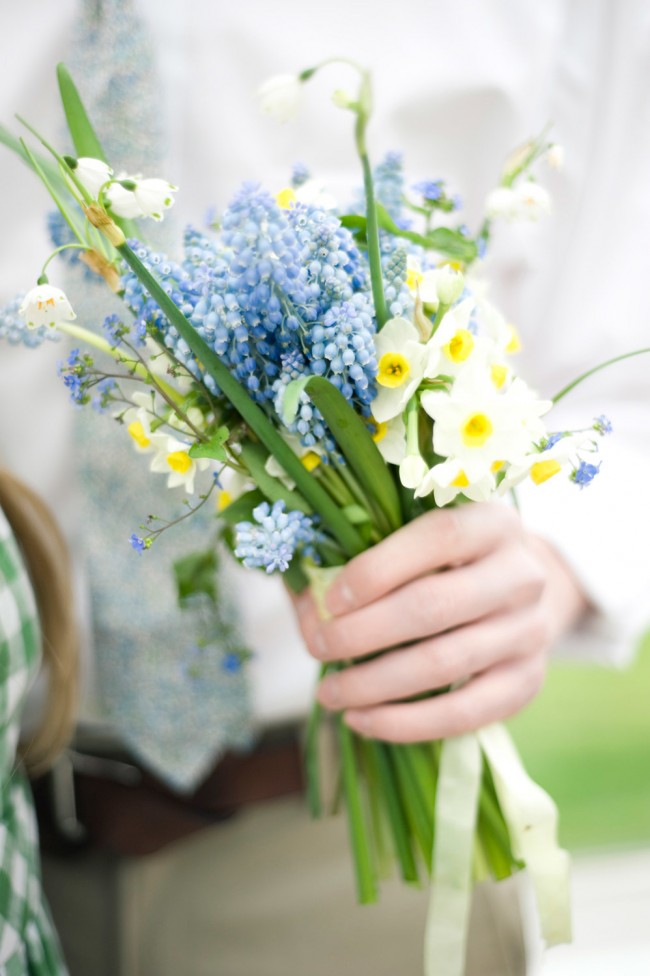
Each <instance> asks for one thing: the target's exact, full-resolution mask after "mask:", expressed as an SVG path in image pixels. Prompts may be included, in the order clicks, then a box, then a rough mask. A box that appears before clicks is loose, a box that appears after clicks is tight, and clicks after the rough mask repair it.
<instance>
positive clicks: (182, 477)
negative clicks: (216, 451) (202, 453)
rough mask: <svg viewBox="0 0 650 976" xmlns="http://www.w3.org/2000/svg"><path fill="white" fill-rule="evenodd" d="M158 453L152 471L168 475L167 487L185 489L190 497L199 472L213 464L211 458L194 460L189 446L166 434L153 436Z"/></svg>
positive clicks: (152, 464) (154, 458) (152, 462)
mask: <svg viewBox="0 0 650 976" xmlns="http://www.w3.org/2000/svg"><path fill="white" fill-rule="evenodd" d="M152 440H153V442H154V445H155V449H156V453H155V455H154V457H153V459H152V461H151V464H150V466H149V470H150V471H156V472H158V473H160V474H168V475H169V477H168V478H167V487H168V488H179V487H180V486H181V485H182V486H183V487H184V488H185V491H186V492H187V494H188V495H191V494H193V492H194V479H195V477H196V474H197V471H205V470H206V468H209V467H210V465H211V464H212V461H211V460H210V458H196V459H194V458H192V457H190V454H189V445H188V444H185V443H184V442H183V441H179V440H177V439H176V438H175V437H168V436H167V435H166V434H153V435H152Z"/></svg>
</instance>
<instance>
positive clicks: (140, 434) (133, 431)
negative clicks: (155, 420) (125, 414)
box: [126, 420, 151, 448]
mask: <svg viewBox="0 0 650 976" xmlns="http://www.w3.org/2000/svg"><path fill="white" fill-rule="evenodd" d="M126 429H127V432H128V433H129V434H130V435H131V437H132V438H133V440H134V441H135V442H136V444H137V445H138V447H142V448H145V447H149V445H150V444H151V441H150V440H149V438H148V437H147V435H146V434H145V430H144V427H143V426H142V424H141V423H140V421H139V420H134V421H133V423H132V424H129V426H128V427H127V428H126Z"/></svg>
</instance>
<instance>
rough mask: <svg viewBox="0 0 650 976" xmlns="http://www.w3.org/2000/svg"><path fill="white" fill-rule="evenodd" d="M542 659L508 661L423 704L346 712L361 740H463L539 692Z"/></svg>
mask: <svg viewBox="0 0 650 976" xmlns="http://www.w3.org/2000/svg"><path fill="white" fill-rule="evenodd" d="M545 662H546V659H545V655H543V654H538V655H536V656H535V657H532V658H531V657H528V658H524V659H521V658H519V659H512V660H509V661H506V662H503V663H502V664H500V665H497V666H496V667H493V668H490V669H489V670H488V671H486V672H484V673H483V674H480V675H477V676H476V677H475V678H472V679H470V681H468V683H467V684H466V685H463V687H462V688H459V689H457V690H456V691H450V692H448V693H446V694H442V695H437V696H436V697H435V698H428V699H427V700H426V701H420V702H407V703H404V704H399V705H379V706H378V707H376V708H366V709H359V710H357V709H354V710H350V711H346V712H345V721H346V722H347V724H348V725H349V726H350V728H352V729H354V730H355V731H356V732H359V733H360V734H361V735H364V736H368V737H369V738H372V739H384V740H386V741H388V742H425V741H428V740H433V739H446V738H449V737H450V736H455V735H463V734H464V733H466V732H473V731H474V730H475V729H478V728H482V727H483V726H485V725H489V724H490V723H491V722H498V721H500V720H501V719H504V718H507V717H509V716H510V715H514V713H515V712H518V711H519V710H520V709H521V708H523V707H524V705H526V704H527V703H528V702H529V701H530V700H531V699H532V698H533V697H534V696H535V695H536V694H537V693H538V691H540V689H541V687H542V684H543V680H544V669H545Z"/></svg>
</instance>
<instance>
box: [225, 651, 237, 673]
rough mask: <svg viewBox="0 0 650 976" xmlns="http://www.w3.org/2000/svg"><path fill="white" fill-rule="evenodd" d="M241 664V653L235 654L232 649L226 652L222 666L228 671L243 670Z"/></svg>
mask: <svg viewBox="0 0 650 976" xmlns="http://www.w3.org/2000/svg"><path fill="white" fill-rule="evenodd" d="M241 665H242V662H241V657H240V656H239V654H233V653H232V651H231V652H229V653H227V654H224V656H223V660H222V662H221V667H222V669H223V670H224V671H226V672H227V673H229V674H237V673H238V672H239V671H241Z"/></svg>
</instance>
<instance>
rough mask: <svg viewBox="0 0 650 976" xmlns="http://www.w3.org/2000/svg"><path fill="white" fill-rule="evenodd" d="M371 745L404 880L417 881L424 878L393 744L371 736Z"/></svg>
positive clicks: (369, 749)
mask: <svg viewBox="0 0 650 976" xmlns="http://www.w3.org/2000/svg"><path fill="white" fill-rule="evenodd" d="M368 747H369V748H368V755H369V756H370V758H371V762H372V763H373V764H374V766H375V770H376V774H377V782H378V783H379V785H380V788H381V794H382V799H383V801H384V805H385V808H386V814H387V817H388V823H389V826H390V831H391V836H392V838H393V845H394V847H395V854H396V856H397V860H398V862H399V866H400V873H401V875H402V878H403V879H404V881H408V882H411V883H415V884H417V883H418V882H419V880H420V879H419V876H418V869H417V864H416V861H415V857H414V855H413V848H412V846H411V837H410V831H409V825H408V822H407V819H406V815H405V812H404V808H403V805H402V796H401V793H400V790H399V784H398V783H397V780H396V776H395V772H394V770H393V768H392V765H391V762H390V759H389V756H388V749H389V746H388V744H387V743H386V742H377V741H376V740H374V739H370V740H368Z"/></svg>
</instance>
